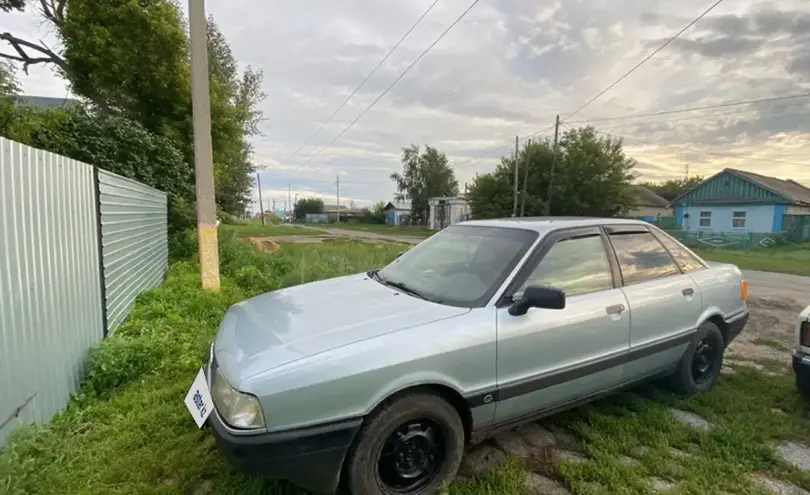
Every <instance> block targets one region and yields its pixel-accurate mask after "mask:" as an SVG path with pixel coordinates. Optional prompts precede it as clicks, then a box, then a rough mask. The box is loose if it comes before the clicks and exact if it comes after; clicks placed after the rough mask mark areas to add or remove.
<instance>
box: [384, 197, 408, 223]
mask: <svg viewBox="0 0 810 495" xmlns="http://www.w3.org/2000/svg"><path fill="white" fill-rule="evenodd" d="M410 219H411V202H410V201H398V202H389V203H388V204H387V205H385V224H386V225H402V224H405V223H408V222H409V221H410Z"/></svg>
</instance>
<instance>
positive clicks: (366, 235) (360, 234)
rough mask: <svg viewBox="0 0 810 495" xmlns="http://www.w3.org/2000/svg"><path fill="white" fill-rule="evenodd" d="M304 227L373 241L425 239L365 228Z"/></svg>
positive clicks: (416, 241) (420, 240) (419, 240)
mask: <svg viewBox="0 0 810 495" xmlns="http://www.w3.org/2000/svg"><path fill="white" fill-rule="evenodd" d="M302 227H304V228H314V229H317V230H320V231H323V232H326V233H327V234H330V235H335V236H342V237H354V238H356V239H368V240H373V241H388V242H400V243H402V244H419V243H420V242H422V240H423V239H422V238H421V237H409V236H404V235H389V234H380V233H377V232H368V231H365V230H350V229H335V228H324V227H309V226H302Z"/></svg>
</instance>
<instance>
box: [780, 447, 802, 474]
mask: <svg viewBox="0 0 810 495" xmlns="http://www.w3.org/2000/svg"><path fill="white" fill-rule="evenodd" d="M776 453H777V454H779V457H781V458H782V460H783V461H785V462H786V463H788V464H790V465H791V466H793V467H795V468H797V469H801V470H802V471H810V447H807V446H806V445H804V444H801V443H796V442H782V443H781V444H780V445H779V448H777V449H776Z"/></svg>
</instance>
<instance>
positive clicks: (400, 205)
mask: <svg viewBox="0 0 810 495" xmlns="http://www.w3.org/2000/svg"><path fill="white" fill-rule="evenodd" d="M391 208H395V209H397V210H407V211H411V202H410V201H396V202H393V201H389V202H388V204H386V205H385V209H386V210H390V209H391Z"/></svg>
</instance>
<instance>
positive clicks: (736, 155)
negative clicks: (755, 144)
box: [596, 130, 810, 167]
mask: <svg viewBox="0 0 810 495" xmlns="http://www.w3.org/2000/svg"><path fill="white" fill-rule="evenodd" d="M596 132H597V133H599V134H603V135H606V136H610V137H614V138H620V139H630V140H631V141H638V142H640V143H644V144H650V145H654V146H660V147H662V148H671V149H674V150H677V151H681V152H684V151H686V152H692V153H702V154H705V155H714V156H722V157H726V158H739V159H743V160H754V161H760V162H770V163H779V164H782V165H793V166H797V167H806V166H808V165H810V164H807V163H795V162H786V161H783V160H773V159H770V158H759V157H755V156H751V155H745V154H739V153H728V152H721V151H706V150H701V149H696V148H690V147H681V146H673V145H670V144H661V143H656V142H653V141H647V140H644V139H639V138H636V137H633V136H630V138H627V136H623V135H618V134H611V133H609V132H603V131H598V130H597V131H596Z"/></svg>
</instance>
